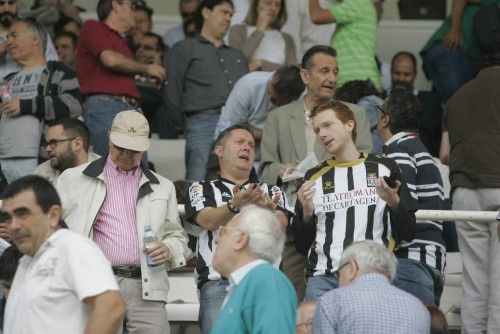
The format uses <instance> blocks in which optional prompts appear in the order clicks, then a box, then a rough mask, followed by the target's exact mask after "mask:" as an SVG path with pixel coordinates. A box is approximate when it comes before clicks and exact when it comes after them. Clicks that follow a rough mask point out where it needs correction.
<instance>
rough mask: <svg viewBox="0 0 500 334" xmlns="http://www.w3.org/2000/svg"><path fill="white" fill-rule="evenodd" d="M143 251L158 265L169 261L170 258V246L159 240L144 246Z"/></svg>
mask: <svg viewBox="0 0 500 334" xmlns="http://www.w3.org/2000/svg"><path fill="white" fill-rule="evenodd" d="M144 253H146V254H148V255H149V256H150V257H151V258H152V259H153V261H154V262H155V263H156V264H158V265H160V264H165V263H167V262H170V260H171V259H172V253H171V252H170V248H168V246H167V245H165V244H164V243H163V242H161V241H156V242H155V243H154V244H153V246H151V247H148V248H144Z"/></svg>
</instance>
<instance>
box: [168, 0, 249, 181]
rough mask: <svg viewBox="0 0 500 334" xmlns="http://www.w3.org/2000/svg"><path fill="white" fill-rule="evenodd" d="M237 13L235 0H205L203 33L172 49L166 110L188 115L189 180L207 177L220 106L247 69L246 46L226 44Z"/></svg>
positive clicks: (199, 15) (199, 24)
mask: <svg viewBox="0 0 500 334" xmlns="http://www.w3.org/2000/svg"><path fill="white" fill-rule="evenodd" d="M232 13H233V3H232V1H231V0H205V1H203V2H202V3H201V5H200V7H198V11H197V14H196V15H197V21H196V22H197V27H198V28H199V29H200V31H201V33H200V34H199V35H198V36H196V37H195V38H190V39H187V40H184V41H182V42H179V43H177V44H176V45H174V47H173V48H172V49H171V50H170V51H169V52H168V59H167V70H168V85H167V99H168V105H167V110H168V111H169V112H170V113H173V114H175V115H180V114H183V115H185V117H186V128H185V137H186V152H185V159H186V177H185V179H187V180H203V179H204V177H205V172H206V164H207V161H208V157H209V155H210V147H211V145H212V142H213V136H214V132H215V127H216V126H217V122H218V121H219V117H220V113H221V109H222V107H223V106H224V104H225V103H226V99H227V97H228V95H229V93H230V91H231V89H232V88H233V86H234V84H235V83H236V81H238V79H239V78H241V77H242V76H243V75H245V74H246V73H247V72H248V65H247V62H246V60H245V56H244V55H243V54H242V53H241V51H239V50H236V49H233V48H231V47H228V46H226V45H225V44H224V36H225V35H226V33H227V31H228V30H229V22H230V20H231V15H232ZM214 64H218V65H217V66H214Z"/></svg>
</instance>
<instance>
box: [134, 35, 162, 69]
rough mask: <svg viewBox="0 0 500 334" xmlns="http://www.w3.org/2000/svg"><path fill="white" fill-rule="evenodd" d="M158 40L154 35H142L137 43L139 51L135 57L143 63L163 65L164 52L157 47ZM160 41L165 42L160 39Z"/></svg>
mask: <svg viewBox="0 0 500 334" xmlns="http://www.w3.org/2000/svg"><path fill="white" fill-rule="evenodd" d="M157 43H158V40H157V38H156V37H153V36H141V37H140V38H139V41H138V43H137V45H136V46H137V51H136V52H135V58H136V59H137V61H138V62H140V63H142V64H158V65H161V62H162V56H163V55H162V53H161V51H159V50H158V48H157ZM160 43H163V42H162V41H160Z"/></svg>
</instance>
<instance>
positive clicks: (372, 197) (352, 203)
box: [293, 154, 416, 276]
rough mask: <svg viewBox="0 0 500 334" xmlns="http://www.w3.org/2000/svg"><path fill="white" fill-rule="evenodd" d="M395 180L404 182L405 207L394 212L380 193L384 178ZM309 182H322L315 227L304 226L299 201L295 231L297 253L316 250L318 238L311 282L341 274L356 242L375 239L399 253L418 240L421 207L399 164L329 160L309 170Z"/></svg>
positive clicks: (316, 197) (312, 257) (311, 260)
mask: <svg viewBox="0 0 500 334" xmlns="http://www.w3.org/2000/svg"><path fill="white" fill-rule="evenodd" d="M390 174H394V175H395V176H396V178H397V179H398V180H399V181H400V182H401V187H400V188H399V197H400V204H399V206H398V208H397V209H396V210H395V211H394V212H393V211H392V210H390V209H389V206H388V205H387V203H386V202H385V201H383V200H382V199H381V198H380V197H379V195H378V193H377V191H376V188H375V181H376V180H377V178H378V177H381V176H389V175H390ZM305 179H306V180H314V181H315V182H316V186H315V187H316V191H315V194H314V199H313V202H314V214H313V219H314V222H310V223H304V222H302V221H301V219H302V207H301V204H300V201H298V202H297V205H296V212H295V213H296V216H295V217H296V218H295V221H294V226H293V228H294V232H295V242H296V245H297V248H301V247H302V246H299V245H300V244H301V243H306V244H310V243H311V241H313V239H312V238H313V237H312V236H314V235H315V237H314V242H313V243H312V247H310V249H309V254H308V265H307V275H308V276H313V275H314V276H318V275H329V274H332V273H333V272H335V271H336V270H337V268H338V264H339V261H340V255H341V254H342V252H343V251H344V249H345V248H346V247H347V246H349V245H350V244H352V243H353V242H355V241H360V240H366V239H370V240H374V241H377V242H379V243H381V244H384V245H386V246H387V247H389V248H390V249H394V248H395V246H396V245H398V244H399V243H401V242H403V241H404V240H411V239H412V238H413V232H412V230H414V228H415V215H414V211H416V203H415V201H413V200H412V199H411V197H410V194H409V191H408V188H407V187H406V185H405V184H404V182H403V180H402V176H401V171H400V169H399V167H398V166H397V164H396V163H395V162H394V161H393V160H391V159H387V158H382V157H378V156H375V155H372V154H369V155H364V154H362V155H361V156H360V158H359V159H357V160H353V161H349V162H337V161H335V160H334V159H331V160H326V161H325V162H323V163H322V164H321V165H319V166H317V167H315V168H313V169H311V170H309V171H308V172H307V173H306V176H305ZM308 239H309V240H308ZM302 249H304V248H303V247H302Z"/></svg>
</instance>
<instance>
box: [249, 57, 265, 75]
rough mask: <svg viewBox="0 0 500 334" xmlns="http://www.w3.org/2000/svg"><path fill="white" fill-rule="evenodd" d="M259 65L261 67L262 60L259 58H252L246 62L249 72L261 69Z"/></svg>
mask: <svg viewBox="0 0 500 334" xmlns="http://www.w3.org/2000/svg"><path fill="white" fill-rule="evenodd" d="M261 67H262V60H260V59H255V60H252V61H251V62H250V63H249V64H248V69H249V70H250V72H254V71H258V70H260V69H261Z"/></svg>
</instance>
